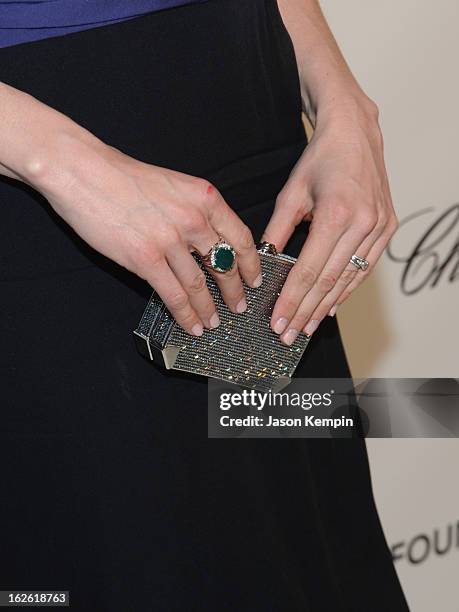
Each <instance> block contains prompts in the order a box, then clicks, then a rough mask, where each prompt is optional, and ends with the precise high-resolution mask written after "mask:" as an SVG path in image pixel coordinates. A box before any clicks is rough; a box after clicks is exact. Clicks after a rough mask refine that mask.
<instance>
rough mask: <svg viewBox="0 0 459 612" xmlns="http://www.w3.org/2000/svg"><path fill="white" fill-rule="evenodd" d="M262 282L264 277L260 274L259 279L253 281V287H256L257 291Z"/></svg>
mask: <svg viewBox="0 0 459 612" xmlns="http://www.w3.org/2000/svg"><path fill="white" fill-rule="evenodd" d="M262 281H263V277H262V276H261V274H259V275H258V276H257V278H256V279H255V280H254V281H253V286H254V287H255V289H257V287H259V286H260V285H261V283H262Z"/></svg>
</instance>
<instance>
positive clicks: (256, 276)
mask: <svg viewBox="0 0 459 612" xmlns="http://www.w3.org/2000/svg"><path fill="white" fill-rule="evenodd" d="M209 223H210V225H211V226H212V228H213V229H214V230H215V231H216V233H217V234H218V235H219V236H222V237H223V238H224V240H226V241H227V242H228V244H230V245H231V246H232V247H233V249H234V250H235V251H236V256H237V269H238V270H239V274H240V275H241V277H242V278H243V279H244V280H245V282H246V283H247V285H249V287H259V286H260V285H261V283H262V275H261V264H260V256H259V254H258V251H257V249H256V246H255V243H254V240H253V236H252V232H251V231H250V229H249V228H248V227H247V225H245V224H244V223H243V221H242V220H241V219H240V218H239V216H238V215H237V214H236V213H235V212H234V210H232V209H231V208H230V207H229V206H228V204H227V203H226V202H225V200H224V199H223V197H222V196H221V195H220V194H219V197H218V196H217V200H216V202H215V205H214V206H212V207H211V208H210V210H209ZM233 284H234V283H233ZM234 286H235V285H234ZM241 286H242V285H241Z"/></svg>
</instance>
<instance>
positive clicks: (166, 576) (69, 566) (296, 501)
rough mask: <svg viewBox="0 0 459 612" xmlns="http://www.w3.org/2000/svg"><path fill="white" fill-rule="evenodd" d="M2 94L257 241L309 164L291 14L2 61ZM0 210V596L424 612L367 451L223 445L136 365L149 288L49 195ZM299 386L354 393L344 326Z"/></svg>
mask: <svg viewBox="0 0 459 612" xmlns="http://www.w3.org/2000/svg"><path fill="white" fill-rule="evenodd" d="M0 80H1V81H4V82H6V83H8V84H10V85H12V86H14V87H17V88H18V89H21V90H23V91H26V92H28V93H30V94H32V95H33V96H35V97H36V98H38V99H39V100H41V101H42V102H44V103H46V104H49V105H50V106H52V107H54V108H56V109H58V110H60V111H61V112H63V113H65V114H66V115H68V116H70V117H71V118H72V119H74V120H75V121H77V122H78V123H79V124H81V125H82V126H84V127H85V128H87V129H89V130H90V131H92V132H93V133H94V134H96V135H97V136H98V137H99V138H101V139H102V140H104V141H105V142H107V143H108V144H111V145H113V146H115V147H117V148H119V149H121V150H122V151H123V152H125V153H127V154H129V155H131V156H133V157H135V158H138V159H140V160H143V161H145V162H148V163H151V164H156V165H160V166H165V167H169V168H173V169H176V170H180V171H182V172H186V173H189V174H192V175H196V176H201V177H205V178H207V179H209V180H211V181H212V182H213V183H214V184H215V185H216V186H217V187H218V188H219V189H220V190H221V192H222V194H223V196H224V197H225V199H226V200H227V202H228V203H229V204H230V205H231V206H232V207H233V208H234V209H235V210H236V211H237V212H238V214H240V216H241V217H242V218H243V219H244V221H245V222H246V223H248V224H249V225H250V227H251V228H252V230H253V233H254V237H255V238H256V239H258V238H259V237H260V235H261V233H262V231H263V228H264V227H265V225H266V223H267V221H268V219H269V216H270V214H271V212H272V209H273V206H274V202H275V198H276V195H277V193H278V192H279V191H280V189H281V187H282V186H283V184H284V183H285V181H286V180H287V178H288V176H289V172H290V171H291V169H292V167H293V165H294V163H295V162H296V160H297V159H298V157H299V156H300V154H301V152H302V151H303V150H304V148H305V146H306V144H307V139H306V135H305V131H304V127H303V123H302V120H301V107H300V91H299V81H298V73H297V68H296V62H295V55H294V50H293V46H292V42H291V39H290V37H289V34H288V32H287V30H286V28H285V26H284V24H283V22H282V19H281V16H280V13H279V10H278V7H277V3H276V1H275V0H252V1H250V2H249V1H247V0H213V1H209V2H204V3H200V4H195V5H193V4H191V5H187V6H182V7H178V8H174V9H168V10H163V11H160V12H155V13H151V14H148V15H144V16H142V17H136V18H134V19H131V20H128V21H125V22H122V23H117V24H113V25H109V26H104V27H99V28H96V29H91V30H86V31H83V32H78V33H74V34H69V35H66V36H60V37H55V38H51V39H47V40H42V41H37V42H32V43H26V44H20V45H16V46H14V47H10V48H6V49H1V50H0ZM0 210H1V213H0V214H1V222H0V258H1V265H0V290H1V317H0V337H1V340H0V341H1V351H0V368H1V369H0V372H1V432H0V448H1V494H0V495H1V505H0V530H1V533H0V563H1V568H0V583H1V584H0V589H3V590H4V589H16V590H20V589H27V590H33V589H37V590H38V589H39V590H57V589H65V590H69V591H70V598H71V608H72V610H75V611H77V610H78V611H85V612H86V611H88V612H118V611H119V612H131V611H132V612H150V611H155V612H162V611H164V612H175V611H180V612H184V611H199V612H204V611H209V612H210V611H212V612H216V611H218V612H224V611H231V612H235V611H241V612H245V611H247V612H249V611H250V612H255V611H256V612H300V611H301V612H309V611H311V612H320V611H322V610H323V611H327V612H328V611H330V612H332V611H333V612H341V611H343V612H344V611H346V612H350V611H352V612H357V611H362V612H368V611H369V610H371V611H372V612H378V611H381V612H383V611H384V612H387V611H388V610H390V611H391V612H398V611H405V610H407V607H406V604H405V602H404V598H403V595H402V592H401V589H400V585H399V582H398V580H397V577H396V574H395V572H394V568H393V565H392V561H391V557H390V554H389V551H388V548H387V545H386V542H385V539H384V536H383V533H382V530H381V526H380V523H379V519H378V515H377V512H376V509H375V505H374V500H373V496H372V491H371V483H370V477H369V469H368V462H367V455H366V449H365V444H364V441H362V440H295V439H281V440H279V439H275V440H269V439H264V440H263V439H236V440H235V439H208V437H207V386H206V383H205V381H204V380H203V379H200V378H197V377H194V376H187V375H180V374H177V373H175V372H171V371H169V372H166V371H163V370H160V369H157V368H156V367H154V366H153V365H151V364H150V363H148V362H147V361H146V360H144V359H143V358H142V357H140V355H139V354H138V353H137V351H136V349H135V345H134V341H133V337H132V330H133V329H134V328H135V327H136V325H137V322H138V320H139V317H140V315H141V314H142V312H143V309H144V306H145V303H146V300H147V298H148V297H149V295H150V293H151V288H150V287H149V286H148V285H147V284H146V283H145V282H144V281H141V280H140V279H138V278H137V277H135V276H134V275H133V274H130V273H129V272H127V271H126V270H124V269H122V268H121V267H119V266H117V265H116V264H114V263H112V262H111V261H109V260H108V259H107V258H105V257H103V256H101V255H99V254H98V253H96V252H95V251H94V250H92V249H91V248H90V247H88V246H87V245H86V244H85V243H84V242H83V241H82V240H81V239H79V237H78V236H76V235H75V233H74V232H73V231H72V230H71V229H69V227H68V226H66V224H65V223H64V222H63V221H62V220H61V219H60V218H59V217H58V216H57V215H56V214H55V213H54V212H53V211H52V209H51V208H50V206H49V205H48V204H47V202H46V201H45V199H44V198H43V197H42V196H41V195H40V194H39V193H37V192H36V191H35V190H33V189H31V188H29V187H27V186H24V185H22V184H20V183H18V182H15V181H14V180H10V179H6V178H3V179H1V180H0ZM306 231H307V226H306V225H305V226H303V227H302V228H299V229H298V230H297V231H296V233H295V236H294V237H293V239H292V240H291V242H290V244H289V247H288V250H287V252H289V253H290V254H293V255H297V254H298V250H299V248H300V246H301V244H302V243H303V241H304V239H305V236H306ZM297 374H298V375H300V376H314V377H340V376H348V375H349V369H348V364H347V361H346V357H345V353H344V351H343V347H342V344H341V339H340V335H339V330H338V327H337V323H336V320H335V318H330V317H327V318H326V320H325V321H324V322H323V323H322V324H321V326H320V327H319V330H318V331H317V332H316V333H315V334H314V336H313V339H312V340H311V343H310V346H309V348H308V350H307V351H306V354H305V356H304V358H303V360H302V362H301V364H300V366H299V368H298V370H297Z"/></svg>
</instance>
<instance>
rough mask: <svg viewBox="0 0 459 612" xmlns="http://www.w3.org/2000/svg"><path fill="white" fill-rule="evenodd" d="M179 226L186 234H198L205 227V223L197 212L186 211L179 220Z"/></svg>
mask: <svg viewBox="0 0 459 612" xmlns="http://www.w3.org/2000/svg"><path fill="white" fill-rule="evenodd" d="M180 226H181V228H182V230H183V231H184V232H185V233H186V234H199V233H201V232H203V231H204V230H205V229H206V227H207V221H206V219H205V217H204V215H203V214H201V213H200V212H199V211H188V212H187V214H186V215H183V217H182V219H181V220H180Z"/></svg>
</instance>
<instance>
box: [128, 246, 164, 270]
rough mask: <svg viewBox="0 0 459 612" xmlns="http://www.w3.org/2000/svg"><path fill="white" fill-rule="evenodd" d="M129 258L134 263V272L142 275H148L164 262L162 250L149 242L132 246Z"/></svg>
mask: <svg viewBox="0 0 459 612" xmlns="http://www.w3.org/2000/svg"><path fill="white" fill-rule="evenodd" d="M129 258H130V260H131V261H132V265H133V268H134V271H135V272H140V273H146V272H147V271H148V270H152V269H153V268H155V267H156V266H158V265H159V264H161V263H162V262H163V261H164V255H163V253H162V252H161V249H160V248H159V247H158V246H157V245H156V244H154V243H152V242H148V241H145V242H142V243H138V244H135V245H131V248H130V253H129ZM142 276H143V274H142Z"/></svg>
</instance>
